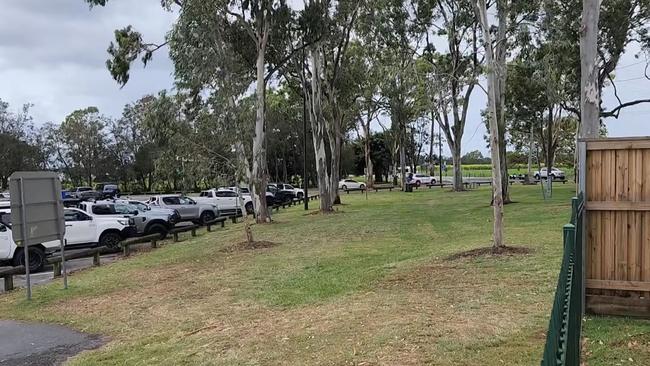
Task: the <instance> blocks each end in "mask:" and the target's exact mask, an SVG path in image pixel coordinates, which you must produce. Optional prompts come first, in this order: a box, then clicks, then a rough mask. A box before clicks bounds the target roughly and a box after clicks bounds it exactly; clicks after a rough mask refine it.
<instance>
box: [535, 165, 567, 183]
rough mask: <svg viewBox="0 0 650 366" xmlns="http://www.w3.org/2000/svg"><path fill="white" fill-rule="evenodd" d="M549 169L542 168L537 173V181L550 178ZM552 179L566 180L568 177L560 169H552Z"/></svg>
mask: <svg viewBox="0 0 650 366" xmlns="http://www.w3.org/2000/svg"><path fill="white" fill-rule="evenodd" d="M548 175H549V174H548V172H547V168H542V169H540V170H539V171H538V172H535V179H546V178H547V177H548ZM550 176H551V179H552V180H564V179H566V176H565V175H564V172H563V171H561V170H560V169H558V168H551V174H550Z"/></svg>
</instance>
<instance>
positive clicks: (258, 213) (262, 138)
mask: <svg viewBox="0 0 650 366" xmlns="http://www.w3.org/2000/svg"><path fill="white" fill-rule="evenodd" d="M265 38H266V37H263V39H261V40H260V41H259V43H260V44H259V45H258V51H257V62H256V71H257V81H256V85H255V93H256V100H255V112H256V113H255V136H254V137H253V170H252V174H251V175H252V188H253V190H252V198H253V207H254V209H255V221H256V222H258V223H265V222H270V221H271V216H270V215H269V210H268V207H267V206H266V185H267V181H268V167H267V162H266V146H265V145H266V144H265V142H266V121H265V115H264V114H265V110H264V109H265V104H266V103H265V98H266V81H265V80H264V77H265V66H266V65H265V62H264V53H265V51H266V39H265Z"/></svg>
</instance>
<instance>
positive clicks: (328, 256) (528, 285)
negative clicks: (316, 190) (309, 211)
mask: <svg viewBox="0 0 650 366" xmlns="http://www.w3.org/2000/svg"><path fill="white" fill-rule="evenodd" d="M572 188H573V185H571V184H566V185H557V186H556V188H555V191H554V197H553V199H552V200H550V201H547V202H544V201H543V200H542V199H541V192H540V188H539V187H538V186H537V187H523V186H519V185H515V186H513V189H512V196H513V199H514V200H516V201H518V203H516V204H512V205H508V206H507V207H506V225H507V228H506V238H507V241H508V244H510V245H515V246H525V247H528V248H530V249H531V250H532V252H531V254H528V255H518V256H503V257H476V258H465V259H456V260H448V259H447V257H448V256H450V255H452V254H455V253H458V252H461V251H466V250H470V249H474V248H478V247H481V246H487V245H489V243H490V237H491V220H490V218H491V212H492V211H491V208H490V206H489V202H490V200H489V194H490V193H489V192H490V191H489V188H482V189H479V190H475V191H471V192H464V193H451V192H448V191H447V190H440V189H432V190H430V189H421V190H419V191H416V192H414V193H413V194H404V193H401V192H392V193H389V192H380V193H369V194H368V200H366V197H365V195H362V194H359V193H356V194H350V195H346V194H344V195H343V196H342V199H343V202H344V205H343V206H340V207H339V210H340V211H339V212H338V213H336V214H332V215H325V216H323V215H306V214H305V213H304V211H302V210H301V209H300V208H299V207H294V208H291V209H287V210H284V211H281V212H280V213H278V214H276V215H275V216H274V220H275V222H274V223H273V224H270V225H261V226H254V233H255V236H256V239H257V240H267V241H271V242H273V243H276V244H277V246H274V247H271V248H266V249H258V250H246V251H232V250H224V249H227V248H228V247H229V246H230V245H232V244H234V243H237V242H239V241H241V240H242V239H243V230H242V225H241V224H238V225H227V226H226V228H225V229H222V230H218V231H216V232H213V233H202V235H200V236H199V237H198V238H194V239H192V240H190V239H188V240H186V241H184V242H182V243H178V244H173V245H168V246H164V247H163V248H162V249H158V250H155V251H148V252H142V253H140V254H137V255H134V256H132V257H131V258H129V259H126V260H120V261H117V262H115V263H112V264H109V265H106V266H103V267H100V268H97V269H92V270H87V271H83V272H80V273H76V274H74V275H72V276H71V277H70V289H69V290H68V291H63V290H62V289H61V284H60V283H59V282H55V283H53V284H50V285H46V286H39V287H36V288H35V290H34V300H33V301H32V302H31V303H28V302H27V301H25V300H24V293H23V292H22V291H17V292H13V293H11V294H8V295H3V296H0V314H1V315H0V317H3V318H10V319H25V320H39V321H47V322H55V323H61V324H65V325H68V326H71V327H73V328H77V329H80V330H84V331H87V332H93V333H99V334H103V335H106V336H107V337H108V343H107V344H106V345H105V346H104V347H102V348H100V349H98V350H95V351H89V352H85V353H83V354H81V355H79V356H77V357H75V358H74V359H72V360H71V362H70V363H71V364H73V365H115V364H120V365H150V364H164V365H182V364H192V365H423V364H429V365H537V364H539V362H540V357H541V353H542V348H543V344H544V341H545V330H546V327H547V325H548V316H549V312H550V307H551V304H552V299H553V291H554V290H555V286H556V281H557V274H558V271H559V264H560V260H561V251H562V241H561V228H562V225H563V224H565V223H566V222H567V221H568V219H569V213H570V207H569V202H570V197H571V196H572V194H573V193H572V191H571V190H572ZM585 329H586V334H585V336H586V337H587V338H589V339H588V340H587V352H588V355H589V365H613V364H616V363H619V362H622V363H621V364H630V361H629V359H632V360H633V362H634V364H641V365H643V364H650V353H649V349H650V345H649V342H650V323H648V322H643V321H630V320H624V319H608V318H588V319H587V321H586V326H585ZM621 360H623V361H621Z"/></svg>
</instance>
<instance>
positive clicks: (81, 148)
mask: <svg viewBox="0 0 650 366" xmlns="http://www.w3.org/2000/svg"><path fill="white" fill-rule="evenodd" d="M108 123H109V119H108V118H107V117H105V116H103V115H102V114H100V113H99V110H98V109H97V108H96V107H88V108H85V109H79V110H76V111H74V112H72V113H71V114H69V115H68V116H67V117H66V118H65V120H64V121H63V122H62V123H61V125H60V126H59V128H58V133H59V134H60V135H61V142H63V145H64V147H63V149H64V151H65V152H64V153H63V154H64V155H65V156H66V157H65V158H64V159H65V160H68V159H69V160H68V161H69V162H70V163H71V164H72V167H74V170H75V171H76V174H79V176H80V177H82V178H84V179H85V180H86V183H87V184H88V185H92V184H93V180H94V178H95V177H99V176H102V175H103V173H105V171H101V170H100V166H99V164H100V163H101V162H102V160H104V159H105V158H106V155H107V149H108V146H107V145H108V140H107V135H106V130H105V128H106V126H107V125H108ZM73 174H74V173H73Z"/></svg>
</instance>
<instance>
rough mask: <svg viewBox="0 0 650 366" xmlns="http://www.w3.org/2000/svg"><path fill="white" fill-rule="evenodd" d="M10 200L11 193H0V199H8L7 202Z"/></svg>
mask: <svg viewBox="0 0 650 366" xmlns="http://www.w3.org/2000/svg"><path fill="white" fill-rule="evenodd" d="M9 198H11V197H10V196H9V192H0V199H6V200H8V199H9Z"/></svg>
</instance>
